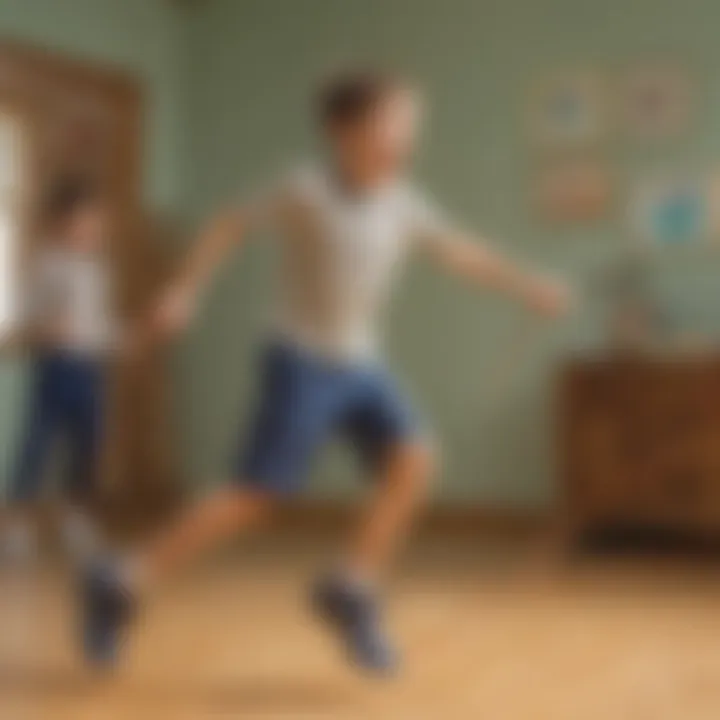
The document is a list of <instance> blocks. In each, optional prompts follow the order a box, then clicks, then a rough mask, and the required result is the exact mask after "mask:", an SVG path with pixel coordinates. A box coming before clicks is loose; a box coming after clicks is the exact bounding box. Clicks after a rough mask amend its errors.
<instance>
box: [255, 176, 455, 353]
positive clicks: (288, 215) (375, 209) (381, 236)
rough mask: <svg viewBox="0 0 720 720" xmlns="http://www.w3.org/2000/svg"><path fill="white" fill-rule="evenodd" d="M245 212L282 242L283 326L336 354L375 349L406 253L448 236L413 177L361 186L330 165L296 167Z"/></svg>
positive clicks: (302, 341)
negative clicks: (343, 179)
mask: <svg viewBox="0 0 720 720" xmlns="http://www.w3.org/2000/svg"><path fill="white" fill-rule="evenodd" d="M245 209H246V212H247V213H248V214H249V218H250V222H251V224H253V225H255V224H259V225H266V226H267V225H269V226H271V227H272V228H273V229H274V230H275V231H276V232H277V234H278V236H279V238H280V241H281V247H282V263H281V264H282V267H281V278H280V289H281V297H280V303H279V307H278V308H277V317H276V327H277V329H278V331H279V332H280V333H281V335H282V336H283V337H286V338H288V339H290V340H291V341H292V342H294V343H297V344H299V345H301V346H304V347H307V348H308V349H310V350H312V351H313V352H315V353H319V354H322V355H325V356H329V357H331V358H335V359H345V360H354V359H365V358H368V357H369V356H373V355H374V354H375V353H376V351H377V346H378V339H379V338H378V335H379V324H380V321H381V311H382V308H383V305H384V301H385V300H386V298H387V296H388V294H389V291H390V290H391V288H392V285H393V280H394V279H395V278H396V276H397V272H398V270H399V269H400V267H401V266H402V263H403V260H404V259H405V258H406V257H407V255H408V251H409V250H410V249H412V248H413V247H414V246H417V245H422V246H424V247H427V248H430V249H432V248H433V247H436V246H437V245H438V244H439V243H442V242H444V241H445V240H446V238H447V237H448V233H447V231H446V223H445V222H444V220H443V219H442V218H441V216H440V214H439V213H438V212H437V211H436V210H435V209H434V208H433V207H432V206H431V205H430V203H429V202H428V201H427V200H425V199H424V198H423V197H422V196H421V195H420V194H419V193H418V192H416V191H415V190H414V189H413V188H412V187H411V186H410V185H409V184H408V183H406V182H401V181H397V182H392V183H386V184H384V185H383V186H381V187H378V188H375V189H373V190H371V191H366V192H362V193H354V192H353V191H351V190H349V189H348V188H344V187H343V186H342V184H341V183H340V182H339V180H338V178H337V177H335V176H333V175H332V173H331V172H330V171H329V170H328V169H324V168H322V167H305V168H302V169H300V170H297V171H295V172H293V173H291V174H289V175H288V176H287V177H286V178H285V179H284V180H283V181H281V182H280V183H278V184H277V185H276V186H275V187H274V188H271V189H270V191H269V192H265V193H262V194H261V195H260V196H259V197H258V198H256V199H255V200H254V201H252V202H250V203H249V205H248V206H247V207H246V208H245Z"/></svg>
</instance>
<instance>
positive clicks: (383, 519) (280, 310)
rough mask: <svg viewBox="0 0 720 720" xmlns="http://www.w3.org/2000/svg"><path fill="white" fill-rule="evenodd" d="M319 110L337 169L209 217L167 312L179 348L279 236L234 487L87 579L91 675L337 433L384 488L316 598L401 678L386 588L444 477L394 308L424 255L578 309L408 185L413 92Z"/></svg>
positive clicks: (488, 282) (328, 103)
mask: <svg viewBox="0 0 720 720" xmlns="http://www.w3.org/2000/svg"><path fill="white" fill-rule="evenodd" d="M317 111H318V120H319V125H320V128H321V131H322V134H323V137H324V139H325V141H326V144H327V148H328V150H329V156H328V157H327V158H325V159H324V160H323V161H320V162H316V163H311V164H308V165H303V166H301V167H298V168H295V169H294V170H293V171H291V172H290V173H289V174H288V175H287V176H286V177H284V178H283V179H281V180H280V181H279V182H278V183H277V184H276V185H275V187H273V188H271V189H270V190H269V191H267V192H265V193H263V194H261V195H260V196H258V197H256V198H255V199H254V200H252V201H250V202H246V203H240V204H239V205H236V206H235V207H231V208H230V209H229V210H228V211H227V212H224V213H221V214H220V215H218V216H217V217H216V218H214V219H213V220H212V222H211V223H210V224H209V226H208V228H207V229H206V231H205V232H204V233H203V234H202V235H201V238H200V241H199V243H198V244H197V247H196V249H195V250H194V251H192V252H191V254H190V256H189V259H188V261H187V263H186V265H185V268H184V270H183V271H182V272H181V273H180V276H179V277H178V278H177V281H176V282H175V283H174V285H173V286H172V287H171V288H170V289H169V291H168V293H167V295H166V296H165V297H164V298H163V300H162V302H161V303H160V305H159V308H158V310H157V313H156V316H155V326H156V328H158V329H159V330H160V331H161V332H163V333H166V334H172V333H175V332H177V331H179V330H181V329H182V328H184V327H185V326H186V325H187V324H188V323H189V322H190V320H191V318H192V317H193V316H194V315H195V311H196V307H197V304H198V298H199V297H200V296H201V293H202V290H203V288H204V287H205V286H206V284H207V282H208V281H209V279H210V278H211V276H212V274H213V271H214V270H215V269H216V268H217V267H218V266H219V265H220V263H221V262H222V261H223V260H224V259H225V257H226V255H227V253H228V251H229V250H230V248H232V247H234V246H236V245H238V244H239V243H240V241H241V240H244V239H246V238H247V237H248V236H249V234H250V233H251V232H252V231H254V230H256V229H258V228H260V227H265V228H271V229H272V231H273V233H272V234H274V235H275V237H276V239H277V241H278V242H279V243H280V244H281V245H280V247H281V255H282V261H281V269H282V273H281V287H280V291H281V292H280V298H279V301H278V303H277V307H276V308H275V310H276V312H275V320H274V323H273V326H272V328H271V330H270V333H269V339H268V344H267V347H266V348H265V351H264V353H263V354H262V358H261V362H260V374H259V387H260V398H259V406H258V408H257V410H256V413H255V415H254V420H253V422H252V424H251V429H250V432H249V434H248V436H247V437H246V438H245V439H244V441H243V443H242V447H241V448H240V450H239V452H238V456H237V461H236V463H235V464H234V466H233V467H232V469H231V475H232V478H233V479H232V481H231V482H229V483H227V484H226V485H224V486H223V487H221V488H220V489H218V490H216V491H215V492H213V493H212V494H210V496H209V497H208V498H206V499H205V500H204V501H203V502H202V503H201V504H200V505H199V506H197V507H194V508H192V509H191V510H190V511H189V513H188V514H187V515H185V516H184V517H183V518H181V519H180V520H179V522H177V524H175V525H173V526H172V527H170V528H169V529H168V530H167V531H166V532H165V533H163V534H161V535H160V537H159V538H158V539H157V540H156V542H154V543H153V544H151V545H150V547H149V548H147V549H146V550H145V552H142V553H140V554H138V555H134V556H132V557H129V558H126V559H125V560H124V561H122V562H119V563H116V562H106V563H103V564H102V565H100V566H96V567H94V568H93V569H92V570H91V571H90V572H89V573H88V574H87V576H86V577H85V581H84V584H83V601H84V608H85V637H84V642H85V650H86V653H87V656H88V658H89V659H90V660H91V661H93V662H102V663H104V662H109V661H112V660H113V659H114V657H115V653H116V651H117V649H118V643H119V642H120V640H121V638H122V635H123V632H124V630H125V629H126V627H127V624H128V622H129V621H130V619H131V617H132V615H133V611H134V610H135V606H136V604H137V602H138V600H139V599H140V598H141V597H142V596H143V594H144V593H145V592H146V590H147V589H148V588H149V587H151V586H152V585H153V584H154V583H156V582H157V581H158V580H159V579H160V578H161V577H164V576H165V575H167V574H168V573H169V572H170V571H171V570H173V569H175V568H176V567H177V566H179V565H180V564H182V563H184V562H187V561H189V560H190V559H191V558H192V557H194V556H196V555H197V554H199V553H200V552H201V551H203V550H206V549H208V548H210V547H212V546H215V545H217V544H218V543H220V542H221V541H223V540H224V539H227V538H229V537H231V536H233V535H235V534H236V533H239V532H240V531H242V530H247V529H248V528H250V527H253V526H256V525H257V524H258V523H260V522H262V521H264V520H265V519H266V518H267V517H268V515H269V513H270V511H271V510H272V508H273V506H275V505H276V504H277V503H278V502H279V501H280V500H281V499H282V498H285V497H288V496H291V495H293V494H295V493H296V492H298V490H300V489H301V488H302V486H303V484H304V481H305V478H306V476H307V470H308V466H309V463H310V461H311V459H312V457H313V456H314V455H315V453H316V451H317V450H318V449H319V448H321V447H322V446H323V445H324V444H325V442H326V441H327V439H328V437H329V436H330V435H331V434H334V433H338V434H342V436H343V437H344V438H345V439H347V440H348V441H349V442H350V444H351V445H352V447H353V448H354V449H355V450H356V451H357V453H358V454H359V456H360V457H361V459H362V460H363V461H364V462H365V467H366V468H367V470H368V472H369V473H370V474H371V476H372V477H373V479H374V483H373V484H372V498H371V501H370V503H369V504H368V506H367V508H366V509H365V510H364V511H363V512H362V514H361V517H360V522H359V524H358V527H357V528H356V530H355V531H354V532H353V534H352V536H351V539H350V542H349V544H348V546H347V548H346V549H345V550H344V552H343V553H342V556H341V560H340V562H339V564H338V566H337V567H336V568H335V569H334V570H333V571H332V572H330V573H329V574H328V575H327V576H325V577H323V578H322V579H321V580H320V581H319V582H318V583H317V584H316V586H315V588H314V590H313V593H312V597H313V601H314V608H315V610H316V612H317V613H318V615H319V617H320V618H322V619H323V620H324V621H325V622H326V623H327V625H328V627H329V628H330V629H331V630H332V631H333V632H335V633H336V634H337V635H338V637H339V639H340V640H341V641H342V643H343V644H344V646H345V647H346V650H347V651H348V654H349V657H350V658H351V659H352V660H353V661H354V662H355V663H356V664H357V665H359V666H360V667H361V668H363V669H365V670H370V671H373V672H379V673H386V672H390V671H392V670H393V669H394V668H395V666H396V656H395V652H394V649H393V647H392V645H391V643H390V641H389V640H388V638H387V636H386V634H385V631H384V628H383V623H382V619H381V603H380V599H379V587H380V583H381V580H382V577H383V574H384V572H385V571H386V569H387V566H388V564H389V562H390V560H391V559H392V557H393V554H394V551H395V550H396V548H397V546H398V545H399V543H400V542H401V541H402V540H403V539H404V538H405V537H406V536H407V534H408V531H409V529H410V527H411V525H412V521H413V518H414V517H415V514H416V511H417V509H418V508H419V507H420V506H421V505H422V504H423V501H424V499H425V497H426V495H427V490H428V483H429V481H430V479H431V477H432V475H433V474H434V473H435V456H434V451H433V443H432V442H431V440H430V439H429V437H428V433H427V430H426V429H425V426H424V424H423V423H422V422H420V421H419V420H418V418H417V416H416V414H415V412H414V411H413V410H412V409H411V407H410V404H409V403H408V401H407V400H406V398H405V397H404V396H403V394H402V393H401V392H400V391H399V389H398V388H397V387H396V385H395V383H394V382H393V379H392V377H391V375H390V373H389V372H388V371H387V370H386V369H385V367H384V365H383V362H382V359H381V354H380V351H379V343H378V334H379V333H378V330H379V328H378V325H379V322H380V319H381V317H380V316H381V310H382V307H383V305H384V302H385V300H386V299H387V296H388V294H389V293H390V291H391V289H392V287H393V285H394V281H395V280H396V278H397V275H398V271H399V270H400V269H401V267H402V265H403V262H404V261H405V259H406V258H407V257H408V256H409V255H410V254H412V253H413V252H415V251H417V252H419V253H421V254H425V255H427V256H428V257H430V258H431V259H432V260H434V261H435V262H437V263H438V264H439V265H440V266H441V267H443V268H445V269H446V270H449V271H450V272H451V273H454V274H455V275H457V276H459V277H461V278H463V279H465V280H469V281H470V282H472V283H477V284H478V285H480V286H490V287H492V288H495V289H497V290H499V291H501V292H504V293H507V294H508V295H510V296H512V297H515V298H517V299H518V300H520V301H521V302H523V303H525V304H526V305H527V306H528V307H530V308H531V309H532V310H534V311H536V312H538V313H540V314H543V315H549V316H554V315H557V314H558V313H560V312H562V311H563V310H564V308H565V305H566V301H567V294H566V291H565V288H564V286H563V285H561V284H558V283H556V282H554V281H552V280H550V279H547V278H545V277H543V276H540V275H537V274H535V273H531V272H527V271H525V270H523V269H522V268H520V267H519V266H517V265H516V264H515V263H513V262H509V261H507V260H506V259H504V258H503V257H502V256H501V255H500V254H498V253H496V252H495V251H493V250H491V249H490V248H489V247H488V246H487V245H485V244H484V243H482V242H479V241H477V240H475V239H472V238H470V237H468V236H466V235H465V234H464V233H463V232H461V231H459V230H458V229H457V228H456V227H455V226H454V225H453V224H452V223H451V222H450V221H449V220H448V219H447V218H446V217H445V216H444V215H443V214H442V213H440V212H439V211H438V210H437V209H435V207H434V206H433V204H432V203H431V202H430V201H429V200H427V199H425V198H424V197H423V195H422V194H420V193H419V192H418V191H417V190H416V189H415V188H414V187H413V186H412V184H411V183H410V182H409V181H408V180H407V179H406V171H407V165H408V163H409V161H410V159H411V157H412V154H413V150H414V148H415V145H416V139H417V131H418V128H419V121H420V116H421V100H420V97H419V94H418V92H417V91H416V90H415V89H414V88H413V87H412V86H410V85H408V84H407V83H404V82H401V81H399V80H396V79H393V78H388V77H385V76H384V75H378V74H374V73H368V72H353V73H349V74H346V75H342V76H340V77H338V78H336V79H334V80H333V81H332V82H330V83H329V84H328V85H327V87H325V88H324V90H323V91H322V93H321V94H320V96H319V99H318V105H317ZM240 602H241V599H240ZM269 632H271V630H270V629H269ZM248 652H252V649H251V648H249V649H248Z"/></svg>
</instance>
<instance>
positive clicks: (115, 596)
mask: <svg viewBox="0 0 720 720" xmlns="http://www.w3.org/2000/svg"><path fill="white" fill-rule="evenodd" d="M80 593H81V603H82V605H81V618H80V621H81V628H82V644H83V650H84V653H85V659H86V660H87V662H88V663H90V664H91V665H95V666H96V667H99V668H105V669H109V668H112V667H113V666H114V664H115V662H116V660H117V655H118V651H119V650H120V646H121V644H122V642H123V640H124V636H125V632H126V630H127V626H128V625H129V623H130V620H131V619H132V617H133V615H134V613H135V607H136V604H137V602H136V600H135V598H134V597H133V595H132V594H131V593H130V591H129V590H128V589H127V588H126V587H125V586H124V585H123V583H122V582H121V581H120V579H119V578H118V575H117V573H116V572H115V570H114V569H113V567H112V565H110V564H97V565H94V566H92V567H90V568H89V569H88V570H87V571H86V572H85V574H84V576H83V577H82V581H81V587H80Z"/></svg>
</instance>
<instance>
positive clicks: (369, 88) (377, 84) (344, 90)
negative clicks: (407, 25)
mask: <svg viewBox="0 0 720 720" xmlns="http://www.w3.org/2000/svg"><path fill="white" fill-rule="evenodd" d="M409 89H410V84H409V83H408V82H406V81H404V80H402V79H401V78H399V77H395V76H392V75H388V74H385V73H380V72H375V71H369V70H353V71H349V72H343V73H339V74H337V75H334V76H333V77H331V78H330V79H329V80H327V81H326V82H325V83H324V84H323V85H322V86H321V88H320V91H319V93H318V95H317V115H318V117H319V119H320V121H321V122H322V123H323V125H335V126H344V125H352V124H353V123H355V122H357V121H358V120H362V119H364V118H365V117H366V116H367V115H368V113H370V112H371V111H372V110H373V109H375V108H376V107H377V106H378V104H380V103H381V102H383V101H384V100H386V99H387V98H389V97H391V96H392V95H395V94H396V93H399V92H402V91H404V90H409Z"/></svg>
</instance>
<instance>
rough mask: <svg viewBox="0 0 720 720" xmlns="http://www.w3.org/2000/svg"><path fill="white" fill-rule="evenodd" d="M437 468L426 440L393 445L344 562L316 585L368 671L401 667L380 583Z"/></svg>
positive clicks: (335, 625) (324, 609) (321, 602)
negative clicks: (383, 615)
mask: <svg viewBox="0 0 720 720" xmlns="http://www.w3.org/2000/svg"><path fill="white" fill-rule="evenodd" d="M433 469H434V460H433V456H432V452H431V450H430V449H429V448H428V447H427V446H425V445H424V444H423V443H404V444H401V445H398V446H396V447H394V448H393V449H392V451H391V453H390V454H389V456H388V458H387V460H386V462H385V465H384V467H383V470H382V472H381V476H380V477H379V478H378V484H377V486H376V488H375V490H374V492H373V495H372V497H371V499H370V503H369V505H368V507H367V508H366V509H365V511H364V512H363V515H362V517H361V521H360V524H359V526H358V528H357V530H356V532H355V533H354V535H353V537H352V538H351V542H350V547H349V549H348V553H347V556H346V557H345V558H344V565H343V566H342V567H341V568H340V571H339V573H338V574H336V575H334V576H330V577H327V578H325V579H323V580H321V581H320V582H319V583H318V584H317V585H316V587H315V589H314V592H313V603H314V607H315V610H316V612H317V613H318V615H319V616H320V617H321V618H322V619H323V620H324V621H325V622H326V623H327V624H328V625H329V626H330V627H331V628H332V629H333V630H334V631H335V632H336V633H338V635H339V637H340V639H341V641H342V642H343V643H344V645H345V648H346V651H347V652H348V653H349V655H350V657H351V658H352V660H353V661H354V662H356V663H357V664H359V665H360V666H361V667H362V668H363V669H364V670H369V671H371V672H375V673H381V674H388V673H392V672H394V670H395V669H396V668H397V665H398V657H397V653H396V651H395V649H394V647H393V644H392V642H391V641H390V640H389V638H388V637H387V635H386V634H385V631H384V629H383V624H382V621H381V618H380V616H381V610H380V607H379V604H378V600H377V598H376V596H375V588H374V586H375V584H376V582H377V581H378V580H379V579H380V576H381V575H382V573H383V571H384V570H385V568H386V567H387V565H388V563H389V562H390V560H391V558H392V557H393V555H394V554H395V552H396V550H397V548H398V545H399V543H400V542H401V541H402V540H404V539H405V537H406V536H407V534H408V532H409V529H410V525H411V523H412V520H413V519H414V517H415V515H416V512H417V510H418V508H419V507H420V505H421V504H422V501H423V500H424V498H425V497H426V494H427V488H428V481H429V479H430V476H431V474H432V472H433Z"/></svg>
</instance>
